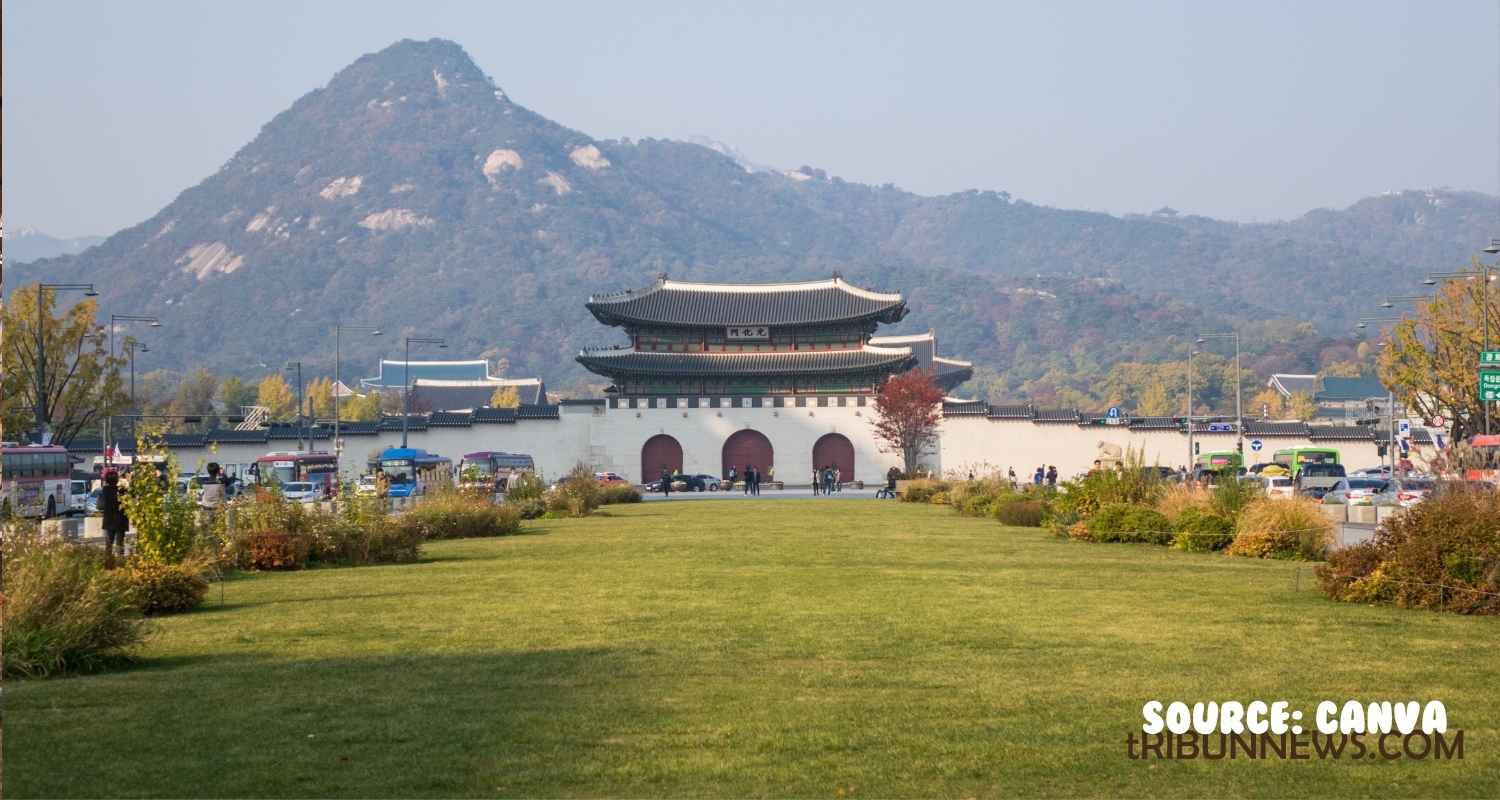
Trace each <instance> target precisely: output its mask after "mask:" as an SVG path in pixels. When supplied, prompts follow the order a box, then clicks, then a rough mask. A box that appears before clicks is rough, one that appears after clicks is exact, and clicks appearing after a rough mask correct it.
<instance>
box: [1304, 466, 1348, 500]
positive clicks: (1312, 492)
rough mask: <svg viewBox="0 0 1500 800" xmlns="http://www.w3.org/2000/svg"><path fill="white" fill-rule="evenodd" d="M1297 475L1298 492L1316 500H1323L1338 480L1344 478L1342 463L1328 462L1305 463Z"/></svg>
mask: <svg viewBox="0 0 1500 800" xmlns="http://www.w3.org/2000/svg"><path fill="white" fill-rule="evenodd" d="M1301 470H1302V471H1301V473H1300V474H1299V475H1298V476H1297V477H1296V479H1295V480H1296V485H1297V493H1298V494H1301V495H1303V496H1306V497H1311V498H1312V499H1314V500H1322V499H1323V495H1325V494H1328V492H1329V490H1331V489H1332V488H1333V487H1334V486H1337V485H1338V482H1339V481H1340V480H1342V479H1343V478H1344V466H1343V465H1342V464H1330V463H1327V462H1320V463H1312V464H1303V465H1302V467H1301Z"/></svg>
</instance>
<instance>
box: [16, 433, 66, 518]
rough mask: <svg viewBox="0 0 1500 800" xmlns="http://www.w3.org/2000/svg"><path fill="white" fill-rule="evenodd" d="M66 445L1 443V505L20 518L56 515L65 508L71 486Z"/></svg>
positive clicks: (64, 510) (63, 511)
mask: <svg viewBox="0 0 1500 800" xmlns="http://www.w3.org/2000/svg"><path fill="white" fill-rule="evenodd" d="M72 479H73V462H72V459H70V458H69V457H68V448H66V447H61V446H58V445H16V444H12V443H9V442H7V443H5V444H4V445H0V507H3V508H8V509H10V511H11V513H13V514H17V515H20V516H23V517H55V516H57V515H58V514H59V513H65V512H67V510H68V495H69V494H70V493H71V492H72V487H73V480H72Z"/></svg>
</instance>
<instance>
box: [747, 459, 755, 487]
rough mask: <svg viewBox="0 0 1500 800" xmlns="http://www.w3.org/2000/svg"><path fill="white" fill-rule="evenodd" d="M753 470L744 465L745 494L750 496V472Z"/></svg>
mask: <svg viewBox="0 0 1500 800" xmlns="http://www.w3.org/2000/svg"><path fill="white" fill-rule="evenodd" d="M752 469H755V467H754V466H752V465H750V464H746V465H745V494H750V470H752Z"/></svg>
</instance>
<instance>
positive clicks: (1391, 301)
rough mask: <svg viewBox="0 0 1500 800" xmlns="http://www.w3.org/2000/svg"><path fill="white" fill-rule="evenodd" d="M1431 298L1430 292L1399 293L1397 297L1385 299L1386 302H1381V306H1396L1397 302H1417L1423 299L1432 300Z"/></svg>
mask: <svg viewBox="0 0 1500 800" xmlns="http://www.w3.org/2000/svg"><path fill="white" fill-rule="evenodd" d="M1431 299H1432V295H1430V294H1404V295H1398V296H1396V297H1387V298H1386V299H1385V302H1384V303H1381V304H1380V307H1381V308H1395V307H1396V304H1397V303H1417V302H1421V301H1423V300H1431Z"/></svg>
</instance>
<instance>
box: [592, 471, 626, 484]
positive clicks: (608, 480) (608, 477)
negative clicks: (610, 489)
mask: <svg viewBox="0 0 1500 800" xmlns="http://www.w3.org/2000/svg"><path fill="white" fill-rule="evenodd" d="M594 480H596V481H598V482H599V485H600V486H629V485H630V481H627V480H625V476H624V475H621V474H620V473H618V472H595V473H594Z"/></svg>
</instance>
